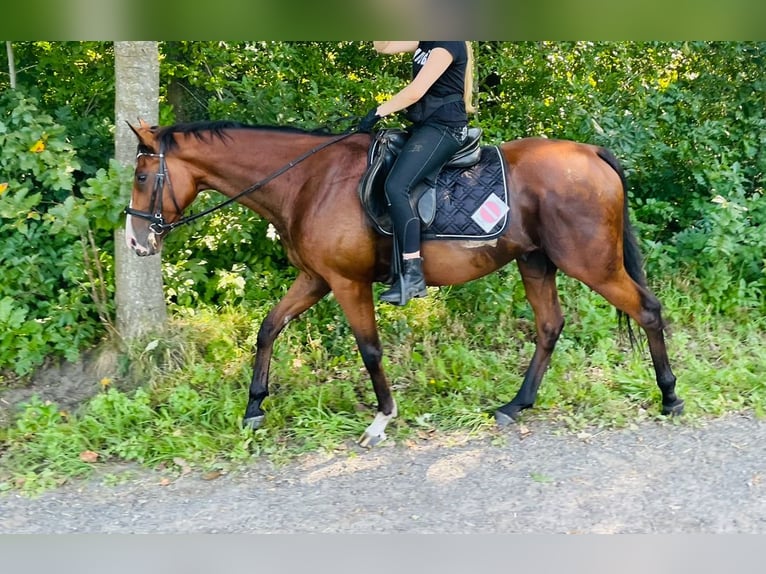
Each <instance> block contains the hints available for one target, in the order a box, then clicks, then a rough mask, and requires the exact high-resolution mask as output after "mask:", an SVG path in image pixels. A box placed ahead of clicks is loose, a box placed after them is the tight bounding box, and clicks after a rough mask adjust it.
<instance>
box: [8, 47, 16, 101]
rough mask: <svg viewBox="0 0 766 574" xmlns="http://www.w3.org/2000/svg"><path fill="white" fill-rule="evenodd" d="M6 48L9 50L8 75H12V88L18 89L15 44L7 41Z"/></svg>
mask: <svg viewBox="0 0 766 574" xmlns="http://www.w3.org/2000/svg"><path fill="white" fill-rule="evenodd" d="M5 49H6V51H7V52H8V75H9V76H10V77H11V80H10V82H11V89H12V90H15V89H16V60H15V59H14V57H13V45H11V43H10V42H6V43H5Z"/></svg>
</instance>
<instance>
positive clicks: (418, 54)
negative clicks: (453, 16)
mask: <svg viewBox="0 0 766 574" xmlns="http://www.w3.org/2000/svg"><path fill="white" fill-rule="evenodd" d="M434 48H444V49H445V50H447V51H448V52H449V53H450V54H451V55H452V62H451V63H450V65H449V67H448V68H447V69H446V70H445V71H444V73H443V74H442V75H441V76H440V77H439V78H438V79H437V80H436V81H435V82H434V83H433V85H432V86H431V87H430V88H429V89H428V91H427V92H426V94H425V95H424V96H423V97H424V98H428V97H429V96H431V97H437V98H443V97H444V96H449V95H452V94H459V95H460V96H461V98H460V99H459V100H458V101H456V102H449V103H447V104H444V105H443V106H442V107H440V108H439V109H438V110H436V111H435V112H434V113H433V114H432V115H431V117H429V118H428V121H429V122H432V121H433V122H438V123H441V124H445V125H448V126H455V127H463V126H465V125H466V124H467V123H468V117H467V115H466V112H465V103H464V102H463V99H462V95H463V90H464V87H465V68H466V66H467V65H468V51H467V49H466V45H465V42H418V47H417V49H416V50H415V53H414V54H413V56H412V77H413V78H415V76H417V75H418V73H419V72H420V70H421V69H422V68H423V66H424V65H425V63H426V61H427V60H428V56H430V54H431V50H433V49H434Z"/></svg>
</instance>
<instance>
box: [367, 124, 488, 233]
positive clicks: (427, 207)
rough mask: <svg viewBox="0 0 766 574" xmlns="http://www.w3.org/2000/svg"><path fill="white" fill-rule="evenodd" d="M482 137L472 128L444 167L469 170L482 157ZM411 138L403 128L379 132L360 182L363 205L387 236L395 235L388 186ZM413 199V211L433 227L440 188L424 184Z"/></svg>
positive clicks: (373, 142)
mask: <svg viewBox="0 0 766 574" xmlns="http://www.w3.org/2000/svg"><path fill="white" fill-rule="evenodd" d="M481 135H482V130H481V128H478V127H469V128H468V137H467V138H466V141H465V143H464V144H463V146H462V147H461V148H460V149H459V150H458V151H457V152H455V154H454V155H453V156H452V158H451V159H450V160H449V161H448V162H447V163H446V164H445V166H444V167H445V168H447V167H454V168H468V167H471V166H473V165H475V164H476V163H477V162H478V161H479V159H480V157H481V147H480V143H481ZM407 139H408V133H407V132H406V131H405V130H402V129H397V128H385V129H382V130H380V131H378V132H377V133H376V134H375V137H374V138H373V140H372V143H371V144H370V149H369V151H368V153H367V166H368V167H367V171H366V172H365V174H364V175H363V176H362V179H361V181H360V182H359V198H360V200H361V201H362V205H363V206H364V209H365V211H366V212H367V215H368V216H369V217H370V219H371V220H372V221H373V223H374V224H375V226H376V227H377V228H378V231H379V232H380V233H383V234H385V235H391V233H392V232H391V217H390V216H389V214H388V202H387V201H386V196H385V192H384V184H385V181H386V176H387V175H388V172H389V170H390V169H391V166H392V165H393V163H394V160H395V159H396V157H397V156H398V155H399V153H400V152H401V150H402V148H403V147H404V144H405V143H406V142H407ZM429 179H433V180H435V179H436V178H435V177H434V178H429ZM410 200H411V201H412V203H413V209H414V210H415V212H416V213H417V214H418V215H419V216H420V219H421V220H422V221H423V226H424V227H428V226H429V225H431V223H432V222H433V220H434V217H435V215H436V189H435V188H434V187H433V186H430V185H429V184H428V183H425V182H424V183H423V184H421V186H420V187H419V188H418V189H416V190H415V191H414V192H413V193H412V195H411V197H410Z"/></svg>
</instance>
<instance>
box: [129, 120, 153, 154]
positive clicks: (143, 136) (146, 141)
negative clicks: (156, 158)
mask: <svg viewBox="0 0 766 574" xmlns="http://www.w3.org/2000/svg"><path fill="white" fill-rule="evenodd" d="M125 123H127V124H128V127H129V128H130V130H131V131H132V132H133V133H134V134H136V137H137V138H138V142H139V143H140V144H141V145H144V146H146V147H148V148H151V147H152V146H153V144H154V134H153V133H152V130H151V127H150V126H149V124H147V123H146V122H145V121H144V120H142V119H140V118H139V120H138V127H135V126H133V124H131V123H130V122H128V121H126V122H125Z"/></svg>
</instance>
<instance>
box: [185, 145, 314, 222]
mask: <svg viewBox="0 0 766 574" xmlns="http://www.w3.org/2000/svg"><path fill="white" fill-rule="evenodd" d="M320 141H321V140H319V139H317V138H311V137H309V136H305V135H301V134H290V133H280V132H275V133H273V134H272V133H271V132H259V131H257V130H256V131H253V132H243V133H242V135H241V136H240V138H237V140H236V141H235V142H227V144H225V145H223V146H216V149H215V151H213V150H210V149H208V150H205V149H204V148H200V150H201V151H200V157H201V158H203V162H204V167H203V171H206V172H207V175H206V177H205V178H204V183H205V184H206V185H209V186H210V187H211V188H212V189H216V190H218V191H219V192H221V193H223V194H224V195H225V196H227V197H234V196H236V195H238V194H240V193H242V192H243V191H245V190H247V189H250V188H254V189H252V190H251V191H250V192H248V193H247V194H246V195H244V196H242V197H241V198H240V199H238V201H239V202H240V203H242V204H243V205H245V206H246V207H248V208H249V209H251V210H253V211H255V212H256V213H258V214H259V215H261V216H262V217H264V218H266V219H267V220H269V221H270V222H271V223H273V224H274V225H275V226H276V227H277V229H280V228H284V227H286V226H287V225H289V217H290V209H289V208H288V207H287V206H289V205H291V204H292V201H293V197H294V195H295V193H297V191H298V190H299V189H301V187H302V186H303V183H304V182H305V180H306V179H308V178H309V177H311V174H310V173H309V172H308V170H307V169H306V167H307V166H306V165H304V164H303V163H299V164H297V165H295V166H293V167H290V164H291V162H294V161H296V160H297V159H298V158H299V157H300V156H301V155H302V154H304V153H306V152H307V151H308V150H310V149H312V147H314V146H315V145H317V143H318V142H320Z"/></svg>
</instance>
